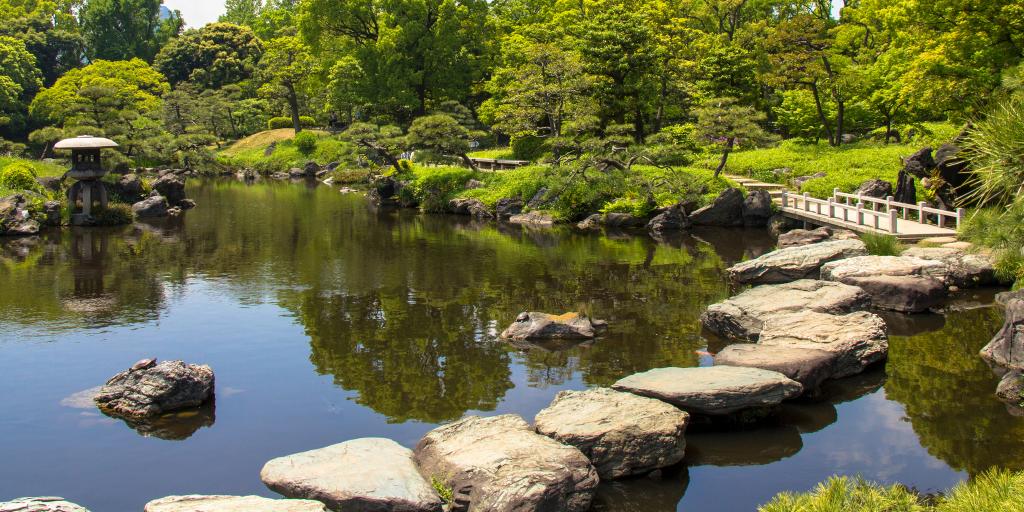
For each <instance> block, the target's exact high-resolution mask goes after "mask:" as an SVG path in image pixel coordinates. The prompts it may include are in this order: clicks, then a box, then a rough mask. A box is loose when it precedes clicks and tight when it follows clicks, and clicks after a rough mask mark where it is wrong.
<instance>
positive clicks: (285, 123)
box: [267, 116, 316, 130]
mask: <svg viewBox="0 0 1024 512" xmlns="http://www.w3.org/2000/svg"><path fill="white" fill-rule="evenodd" d="M299 124H300V125H301V126H302V127H303V128H308V127H310V126H315V125H316V120H315V119H313V118H312V117H309V116H299ZM294 127H295V125H294V124H293V123H292V118H290V117H271V118H270V119H269V120H268V121H267V128H268V129H270V130H279V129H281V128H294Z"/></svg>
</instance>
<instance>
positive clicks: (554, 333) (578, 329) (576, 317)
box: [501, 311, 605, 340]
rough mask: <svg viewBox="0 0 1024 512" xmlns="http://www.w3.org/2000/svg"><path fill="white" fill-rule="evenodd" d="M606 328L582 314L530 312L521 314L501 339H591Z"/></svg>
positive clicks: (502, 334) (600, 322)
mask: <svg viewBox="0 0 1024 512" xmlns="http://www.w3.org/2000/svg"><path fill="white" fill-rule="evenodd" d="M604 326H605V324H604V322H602V321H600V320H598V321H593V320H591V319H590V318H589V317H587V316H586V315H583V314H580V313H565V314H562V315H549V314H547V313H538V312H535V311H529V312H524V313H519V316H517V317H516V321H515V322H513V323H512V325H510V326H508V328H507V329H505V330H504V331H502V333H501V337H502V338H507V339H512V340H549V339H590V338H593V337H594V336H596V335H597V331H598V330H600V329H601V328H603V327H604Z"/></svg>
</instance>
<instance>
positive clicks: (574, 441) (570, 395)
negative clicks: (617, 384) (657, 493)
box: [534, 388, 690, 479]
mask: <svg viewBox="0 0 1024 512" xmlns="http://www.w3.org/2000/svg"><path fill="white" fill-rule="evenodd" d="M689 419H690V416H689V415H688V414H687V413H685V412H683V411H680V410H679V409H677V408H675V407H673V406H671V405H669V404H667V403H665V402H662V401H659V400H655V399H653V398H645V397H641V396H637V395H634V394H631V393H622V392H620V391H614V390H611V389H608V388H595V389H589V390H586V391H562V392H560V393H558V395H557V396H556V397H555V399H554V401H552V402H551V405H549V406H548V407H547V408H546V409H544V410H542V411H540V413H538V414H537V417H536V419H535V420H534V425H535V426H536V428H537V432H538V433H540V434H544V435H546V436H548V437H550V438H553V439H555V440H556V441H559V442H561V443H563V444H567V445H569V446H575V447H576V448H579V450H580V451H581V452H583V454H584V455H586V456H587V458H589V459H590V462H591V464H593V465H594V467H595V468H596V469H597V473H598V475H599V476H600V477H601V478H602V479H614V478H622V477H625V476H630V475H637V474H644V473H648V472H650V471H653V470H655V469H658V468H662V467H666V466H671V465H674V464H676V463H677V462H679V461H681V460H683V452H684V449H685V448H686V439H685V438H684V436H683V434H684V433H685V432H686V424H687V422H689Z"/></svg>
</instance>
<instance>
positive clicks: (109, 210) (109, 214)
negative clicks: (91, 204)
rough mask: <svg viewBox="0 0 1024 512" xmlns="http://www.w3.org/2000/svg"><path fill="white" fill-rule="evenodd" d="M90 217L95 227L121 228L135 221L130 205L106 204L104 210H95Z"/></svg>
mask: <svg viewBox="0 0 1024 512" xmlns="http://www.w3.org/2000/svg"><path fill="white" fill-rule="evenodd" d="M92 217H93V219H95V220H96V225H97V226H121V225H124V224H131V223H132V221H133V220H135V214H134V213H132V207H131V205H129V204H125V203H108V204H107V207H106V208H95V209H93V212H92Z"/></svg>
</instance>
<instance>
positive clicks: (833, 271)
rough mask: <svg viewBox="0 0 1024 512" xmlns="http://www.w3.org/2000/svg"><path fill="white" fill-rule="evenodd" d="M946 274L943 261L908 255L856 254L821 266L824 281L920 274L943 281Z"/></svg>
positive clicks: (947, 269)
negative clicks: (853, 256)
mask: <svg viewBox="0 0 1024 512" xmlns="http://www.w3.org/2000/svg"><path fill="white" fill-rule="evenodd" d="M948 275H949V267H948V266H947V265H946V264H945V263H943V262H941V261H938V260H925V259H921V258H914V257H910V256H858V257H855V258H847V259H843V260H839V261H832V262H829V263H826V264H824V265H822V266H821V279H822V280H824V281H839V282H845V280H846V279H849V278H855V277H875V276H921V277H933V278H935V279H938V280H940V281H945V280H946V278H947V277H948Z"/></svg>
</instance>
